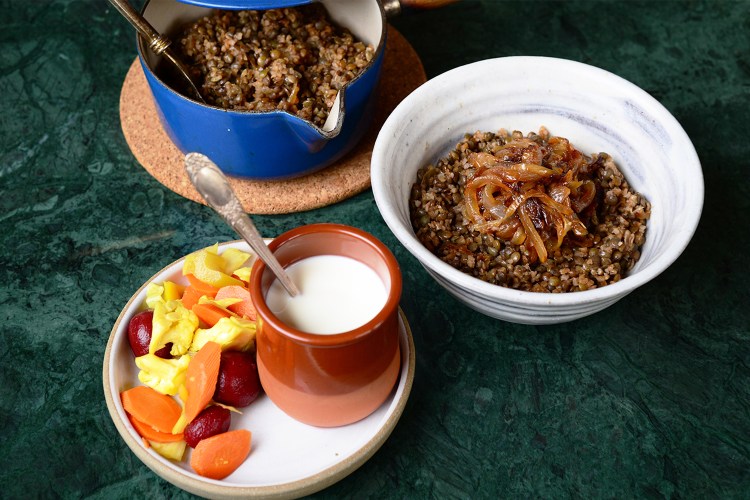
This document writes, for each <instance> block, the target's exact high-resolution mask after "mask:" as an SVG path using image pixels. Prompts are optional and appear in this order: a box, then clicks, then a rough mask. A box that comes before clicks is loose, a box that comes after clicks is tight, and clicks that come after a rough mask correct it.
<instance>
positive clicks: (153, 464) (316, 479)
mask: <svg viewBox="0 0 750 500" xmlns="http://www.w3.org/2000/svg"><path fill="white" fill-rule="evenodd" d="M266 241H267V242H268V241H270V240H266ZM243 243H244V242H242V241H241V240H234V241H227V242H223V243H221V244H220V245H219V248H220V249H221V248H222V247H225V246H229V245H236V244H243ZM184 260H185V257H181V258H180V259H177V260H176V261H174V262H172V263H170V264H168V265H166V266H164V267H163V268H162V269H160V270H159V271H158V272H156V273H154V275H153V276H151V278H149V279H148V280H147V281H146V282H145V283H144V284H143V285H141V287H140V288H139V289H138V290H137V291H136V292H135V293H134V294H133V295H132V296H131V298H130V299H129V300H128V302H127V304H126V305H125V307H124V308H123V309H122V311H121V312H120V314H119V315H118V317H117V320H116V321H115V324H114V326H113V327H112V330H111V332H110V336H109V340H108V341H107V347H106V349H105V352H104V360H103V363H102V383H103V388H104V398H105V401H106V404H107V409H108V411H109V414H110V417H111V418H112V422H113V423H114V424H115V427H116V428H117V431H118V432H119V434H120V436H121V437H122V439H123V440H124V441H125V444H127V445H128V447H129V448H130V449H131V451H132V452H133V453H134V454H135V455H136V456H137V457H138V458H139V459H140V460H141V461H142V462H143V463H144V464H145V465H146V466H147V467H148V468H149V469H151V470H152V471H153V472H154V473H156V474H157V475H158V476H160V477H161V478H163V479H165V480H166V481H168V482H170V483H172V484H173V485H175V486H177V487H178V488H181V489H183V490H185V491H188V492H190V493H193V494H196V495H200V496H203V497H207V498H299V497H301V496H305V495H310V494H313V493H315V492H317V491H320V490H322V489H325V488H327V487H329V486H331V485H333V484H335V483H336V482H338V481H340V480H341V479H343V478H345V477H346V476H348V475H349V474H351V473H352V472H354V471H355V470H356V469H358V468H359V467H360V466H362V465H363V464H364V463H365V462H367V461H368V460H369V459H370V458H371V457H372V456H373V455H374V454H375V452H376V451H377V450H378V449H379V448H380V447H381V446H382V445H383V443H385V441H386V440H387V439H388V437H389V436H390V434H391V432H393V429H394V428H395V427H396V424H397V423H398V421H399V419H400V418H401V415H402V414H403V412H404V408H405V407H406V402H407V401H408V399H409V395H410V393H411V389H412V386H413V383H414V372H415V370H416V354H415V346H414V338H413V336H412V333H411V327H410V326H409V322H408V320H407V318H406V315H405V314H404V312H403V310H402V309H401V308H400V307H399V318H400V321H399V330H400V331H399V341H400V345H401V349H402V352H401V360H402V363H401V374H400V375H399V378H398V383H397V386H396V388H395V389H394V394H393V395H392V396H390V397H389V398H388V400H387V401H386V402H385V403H383V405H389V406H391V407H392V411H390V414H388V415H387V418H385V420H384V423H383V425H382V426H381V427H380V428H379V429H378V430H377V432H376V433H375V434H374V435H373V436H372V438H371V439H370V440H369V441H367V443H365V444H364V445H363V446H362V447H360V448H359V449H358V450H357V451H356V452H354V453H353V454H351V455H349V456H348V457H344V458H343V459H342V460H341V461H339V462H338V463H336V464H335V465H333V466H331V467H328V468H327V469H324V470H322V471H320V472H318V473H316V474H313V475H310V476H308V477H305V478H303V479H299V480H294V481H290V482H286V483H280V484H274V485H268V486H257V487H255V486H233V485H232V486H228V485H221V484H216V483H217V481H214V480H210V479H207V480H201V479H195V478H193V477H190V476H187V475H186V474H184V473H182V472H180V471H179V470H176V469H175V468H171V467H169V466H166V465H165V464H163V463H162V462H160V461H159V460H157V459H156V458H155V457H154V456H152V455H151V454H150V453H149V452H148V451H147V450H146V448H145V447H144V446H143V444H142V442H141V441H140V440H139V439H136V438H135V437H134V436H133V435H132V434H131V432H130V430H129V429H128V427H127V425H128V424H126V422H125V420H124V418H123V417H124V415H122V414H120V412H119V411H118V408H117V406H116V404H115V401H114V398H113V394H112V390H111V389H112V388H111V387H110V385H111V378H110V373H109V371H110V369H109V367H110V364H111V358H112V351H113V348H114V343H115V336H116V333H117V330H118V328H119V326H120V323H121V322H122V321H123V319H124V318H125V316H126V314H127V313H128V311H130V310H131V308H132V307H133V306H134V302H135V301H136V299H137V298H138V296H139V295H140V293H141V292H142V291H143V290H144V289H145V288H146V286H148V284H149V283H151V282H152V281H153V280H154V279H156V277H157V276H159V275H160V274H162V273H164V272H165V271H166V270H167V269H169V268H170V267H173V266H176V265H178V264H180V263H181V262H183V261H184Z"/></svg>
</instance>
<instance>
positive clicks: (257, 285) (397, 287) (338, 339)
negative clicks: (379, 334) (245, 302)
mask: <svg viewBox="0 0 750 500" xmlns="http://www.w3.org/2000/svg"><path fill="white" fill-rule="evenodd" d="M312 233H338V234H345V235H348V236H351V237H353V238H356V239H358V240H361V241H364V242H365V243H367V244H368V245H369V246H370V247H372V248H373V249H375V250H376V251H377V253H378V254H380V256H381V257H382V258H383V261H384V262H385V263H386V266H387V268H388V273H389V275H390V279H391V285H390V290H389V292H388V298H387V300H386V303H385V305H384V306H383V308H382V309H381V310H380V312H379V313H378V314H377V315H376V316H375V317H374V318H372V319H371V320H370V321H368V322H367V323H365V324H363V325H361V326H359V327H358V328H355V329H353V330H349V331H347V332H342V333H334V334H325V335H321V334H315V333H308V332H304V331H302V330H298V329H296V328H293V327H291V326H289V325H287V324H286V323H284V322H282V321H281V320H280V319H279V318H277V317H276V315H274V314H273V313H272V312H271V310H270V309H269V308H268V306H267V305H266V302H265V297H264V295H263V293H262V292H263V290H262V287H261V280H262V277H263V274H264V271H265V270H266V267H267V266H266V264H265V263H264V262H263V261H261V260H260V259H256V260H255V263H254V264H253V268H252V272H251V273H250V293H251V295H252V296H253V297H255V296H257V297H258V299H257V301H256V303H255V308H256V309H257V310H258V319H259V320H260V321H265V322H267V323H269V325H270V326H271V327H272V328H273V329H275V330H276V331H277V332H279V334H280V335H283V336H284V337H286V338H288V339H290V340H292V341H294V342H296V343H299V344H303V345H308V346H312V347H341V346H344V345H347V344H352V343H354V342H357V341H358V340H359V339H361V338H362V337H364V336H366V335H368V334H369V333H370V332H372V331H373V330H375V329H377V328H378V327H379V326H380V324H382V323H383V322H385V320H386V319H387V318H388V317H389V316H391V315H392V314H395V313H396V312H397V310H398V306H399V302H400V300H401V289H402V278H401V271H400V268H399V265H398V261H397V260H396V257H395V256H394V255H393V253H392V252H391V251H390V250H389V249H388V247H387V246H385V244H384V243H383V242H382V241H380V240H379V239H378V238H376V237H375V236H373V235H372V234H370V233H368V232H366V231H363V230H361V229H358V228H355V227H352V226H347V225H344V224H336V223H330V222H322V223H315V224H306V225H303V226H298V227H296V228H294V229H291V230H289V231H287V232H285V233H282V234H280V235H279V236H278V237H276V238H274V239H273V240H272V241H271V242H270V243H269V244H268V248H270V249H271V251H272V252H274V251H275V250H276V249H277V248H279V247H280V246H281V245H283V244H285V243H287V242H290V241H292V240H294V239H296V238H300V237H304V236H305V235H308V234H312ZM350 257H352V258H355V259H356V256H354V255H352V256H350Z"/></svg>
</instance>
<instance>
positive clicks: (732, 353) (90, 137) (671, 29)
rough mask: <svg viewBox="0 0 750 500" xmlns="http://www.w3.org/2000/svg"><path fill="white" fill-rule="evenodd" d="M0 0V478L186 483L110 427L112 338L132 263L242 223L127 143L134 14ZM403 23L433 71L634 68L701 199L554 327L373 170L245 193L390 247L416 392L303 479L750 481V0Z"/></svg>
mask: <svg viewBox="0 0 750 500" xmlns="http://www.w3.org/2000/svg"><path fill="white" fill-rule="evenodd" d="M1 5H2V12H3V15H2V18H0V107H1V109H2V115H3V116H2V118H0V155H1V158H2V160H0V241H2V254H1V255H0V262H1V264H0V322H1V323H0V497H3V498H38V497H42V498H57V497H61V498H79V497H93V498H107V499H109V498H185V497H188V496H189V495H188V494H187V493H185V492H183V491H181V490H179V489H177V488H175V487H173V486H172V485H171V484H169V483H167V482H165V481H163V480H162V479H160V478H159V477H157V476H156V475H155V474H153V473H152V472H151V471H150V470H149V469H147V468H146V467H145V466H144V465H143V464H142V463H141V462H140V461H139V460H138V459H137V458H136V457H135V455H134V454H133V453H131V451H130V450H129V449H128V448H127V447H126V445H125V444H124V442H123V441H122V439H121V438H120V437H119V435H118V433H117V431H116V429H115V427H114V425H113V424H112V422H111V420H110V417H109V414H108V412H107V409H106V406H105V402H104V397H103V392H102V381H101V370H102V366H101V364H102V358H103V354H104V349H105V345H106V342H107V338H108V336H109V332H110V329H111V327H112V324H113V322H114V321H115V319H116V318H117V315H118V313H119V311H120V309H121V307H122V306H123V305H124V304H125V302H126V301H127V300H128V298H129V297H130V295H131V293H132V292H133V291H134V290H135V289H136V288H137V287H138V286H139V285H140V284H141V283H143V282H144V281H145V280H146V279H147V278H148V277H150V276H151V275H152V274H153V273H154V272H155V271H157V270H158V269H160V268H161V267H162V266H164V265H165V264H166V263H168V262H171V261H172V260H174V259H176V258H178V257H180V256H181V255H183V254H185V253H187V252H189V251H192V250H194V249H196V248H199V247H201V246H206V245H209V244H211V243H213V242H215V241H220V240H225V239H233V238H234V235H233V234H232V232H231V230H230V229H228V227H227V226H225V225H224V223H223V222H222V221H221V220H220V219H219V218H218V217H217V216H216V215H214V214H213V213H212V212H211V211H210V210H209V209H208V208H206V207H204V206H202V205H200V204H197V203H194V202H192V201H189V200H186V199H184V198H182V197H180V196H178V195H176V194H174V193H173V192H171V191H169V190H168V189H166V188H165V187H163V186H162V185H161V184H159V183H158V182H157V181H155V180H154V179H153V178H152V177H151V176H150V175H149V174H148V173H147V172H146V171H145V170H144V169H143V168H142V167H141V166H140V165H139V164H138V162H137V161H136V160H135V159H134V157H133V155H132V153H131V151H130V149H129V148H128V145H127V144H126V142H125V140H124V138H123V135H122V132H121V129H120V122H119V116H118V99H119V93H120V86H121V83H122V81H123V78H124V76H125V73H126V71H127V69H128V67H129V66H130V64H131V62H132V61H133V58H134V57H135V47H134V34H133V32H132V30H131V28H130V27H129V26H128V25H127V24H125V22H124V21H123V20H122V19H121V18H120V17H119V16H118V14H117V13H116V12H115V11H114V10H113V8H111V7H110V6H109V4H108V2H106V1H104V0H98V1H93V0H86V1H72V0H28V1H23V0H6V1H3V2H1ZM393 23H394V25H395V26H396V27H397V28H398V30H399V31H400V32H401V33H402V34H403V35H404V36H405V37H406V38H407V39H408V40H409V41H410V42H411V44H412V45H413V47H414V48H415V50H416V51H417V52H418V54H419V55H420V57H421V58H422V61H423V62H424V66H425V68H426V71H427V74H428V76H430V77H431V76H435V75H437V74H439V73H441V72H444V71H446V70H448V69H450V68H453V67H455V66H457V65H461V64H465V63H469V62H473V61H476V60H479V59H483V58H489V57H497V56H509V55H545V56H555V57H562V58H568V59H573V60H576V61H582V62H586V63H590V64H593V65H596V66H599V67H602V68H605V69H607V70H610V71H612V72H614V73H617V74H618V75H620V76H622V77H624V78H626V79H628V80H630V81H632V82H634V83H636V84H637V85H639V86H640V87H642V88H643V89H645V90H646V91H648V92H649V93H651V94H652V95H653V96H654V97H656V98H657V99H658V100H660V101H661V102H662V103H663V104H664V105H665V106H666V107H667V108H668V109H669V110H670V111H671V112H672V113H673V114H674V115H675V116H676V118H677V119H678V120H679V121H680V122H681V123H682V125H683V126H684V128H685V129H686V131H687V133H688V134H689V136H690V137H691V139H692V140H693V142H694V144H695V146H696V149H697V151H698V154H699V156H700V159H701V162H702V165H703V169H704V173H705V183H706V202H705V208H704V211H703V217H702V220H701V223H700V225H699V227H698V230H697V233H696V234H695V237H694V238H693V241H692V243H691V244H690V246H689V247H688V248H687V250H686V251H685V252H684V254H683V255H682V256H681V257H680V258H679V259H678V260H677V262H676V263H675V264H674V265H673V266H672V267H671V268H670V269H669V270H667V271H666V272H665V273H664V274H662V275H661V276H659V277H658V278H657V279H655V280H654V281H653V282H651V283H649V284H648V285H646V286H644V287H643V288H642V289H640V290H638V291H637V292H636V293H633V294H631V295H630V296H628V297H627V298H625V299H624V300H622V301H621V302H619V303H617V304H616V305H614V306H612V307H611V308H610V309H608V310H607V311H605V312H602V313H599V314H596V315H594V316H590V317H588V318H585V319H581V320H578V321H575V322H572V323H567V324H562V325H557V326H544V327H532V326H522V325H515V324H509V323H504V322H500V321H497V320H492V319H490V318H487V317H483V316H481V315H479V314H478V313H475V312H473V311H472V310H470V309H468V308H466V307H464V306H462V305H460V304H459V303H457V302H456V301H455V300H453V299H452V298H451V297H449V296H448V295H447V294H446V293H445V292H444V291H443V290H442V289H441V288H440V287H439V286H438V285H436V284H435V283H434V282H432V281H431V280H430V279H429V278H428V276H427V274H426V273H425V271H424V270H423V269H422V268H421V267H420V266H419V265H418V264H417V262H416V261H415V260H414V259H413V258H412V257H411V256H410V255H409V254H408V253H407V252H406V251H405V250H404V249H403V248H402V247H401V246H400V245H399V244H398V242H397V241H396V239H395V238H394V237H393V235H392V234H391V233H390V231H389V230H388V228H387V227H386V226H385V224H384V222H383V220H382V219H381V217H380V215H379V213H378V211H377V208H376V206H375V203H374V201H373V197H372V193H371V192H370V191H366V192H364V193H362V194H359V195H357V196H354V197H353V198H351V199H348V200H345V201H343V202H341V203H338V204H335V205H333V206H329V207H326V208H321V209H317V210H312V211H309V212H303V213H297V214H291V215H274V216H258V217H257V218H256V221H257V225H258V227H259V229H260V230H261V232H262V233H263V234H264V235H265V236H268V237H273V236H275V235H277V234H279V233H281V232H283V231H285V230H287V229H290V228H292V227H295V226H297V225H299V224H306V223H311V222H322V221H328V222H340V223H345V224H350V225H354V226H358V227H360V228H363V229H365V230H367V231H369V232H372V233H373V234H375V235H376V236H377V237H379V238H381V239H382V240H383V241H384V242H385V243H386V244H387V245H388V246H389V247H390V248H391V249H392V250H393V251H394V253H395V254H396V256H397V258H398V260H399V262H400V264H401V266H402V268H403V274H404V289H405V293H404V298H403V303H402V307H403V309H404V311H405V313H406V315H407V317H408V319H409V321H410V323H411V325H412V328H413V333H414V340H415V343H416V349H417V372H416V378H415V381H414V387H413V391H412V394H411V398H410V399H409V402H408V405H407V407H406V409H405V412H404V414H403V416H402V418H401V420H400V422H399V424H398V426H397V427H396V429H395V431H394V432H393V434H392V435H391V436H390V438H389V440H388V441H387V442H386V443H385V444H384V445H383V447H382V448H381V449H380V450H379V451H378V452H377V453H376V454H375V455H374V456H373V457H372V459H370V460H369V461H368V462H367V463H365V464H364V466H362V467H361V468H360V469H358V470H357V471H355V472H354V473H353V474H351V475H350V476H348V477H347V478H345V479H344V480H342V481H341V482H339V483H337V484H335V485H333V486H332V487H330V488H329V489H327V490H324V491H322V492H320V493H318V494H317V496H318V497H319V498H340V497H351V498H387V497H396V498H496V497H507V498H538V497H543V498H570V497H574V498H590V497H608V498H632V497H637V498H701V499H703V498H743V497H744V498H748V497H749V496H750V313H749V311H750V296H749V294H748V289H749V287H748V282H749V281H748V278H749V277H750V274H748V262H749V260H748V246H750V239H749V238H748V236H749V231H748V227H749V226H750V205H749V204H748V199H750V181H748V176H749V174H750V172H749V171H748V168H750V165H748V161H747V158H748V155H750V147H748V139H747V133H748V130H750V2H749V1H747V0H743V1H729V0H727V1H712V0H685V1H682V0H680V1H658V0H652V1H638V2H634V1H628V0H620V1H578V0H571V1H567V2H551V1H536V0H525V1H521V0H517V1H492V0H484V1H476V0H474V1H471V0H466V1H464V2H462V3H460V4H456V5H452V6H449V7H445V8H443V9H440V10H437V11H433V12H427V13H420V14H415V15H406V16H402V17H400V18H397V19H395V20H394V21H393Z"/></svg>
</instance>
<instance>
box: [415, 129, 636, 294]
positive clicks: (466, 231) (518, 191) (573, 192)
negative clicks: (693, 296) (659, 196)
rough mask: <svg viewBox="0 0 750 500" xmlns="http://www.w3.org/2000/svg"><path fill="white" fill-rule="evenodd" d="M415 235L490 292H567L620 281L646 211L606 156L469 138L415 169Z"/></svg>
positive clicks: (528, 139) (550, 144) (563, 142)
mask: <svg viewBox="0 0 750 500" xmlns="http://www.w3.org/2000/svg"><path fill="white" fill-rule="evenodd" d="M409 207H410V215H411V222H412V226H413V228H414V231H415V234H416V236H417V238H418V239H419V240H420V241H421V242H422V243H423V244H424V245H425V246H426V247H427V248H428V249H429V250H430V251H431V252H433V253H434V254H435V255H436V256H438V257H439V258H440V259H442V260H443V261H445V262H447V263H448V264H450V265H452V266H453V267H455V268H457V269H459V270H461V271H463V272H465V273H468V274H470V275H472V276H475V277H477V278H479V279H482V280H484V281H487V282H489V283H493V284H496V285H500V286H504V287H509V288H514V289H518V290H526V291H533V292H574V291H579V290H588V289H591V288H597V287H601V286H605V285H607V284H610V283H614V282H616V281H619V280H620V279H622V278H623V277H624V276H625V275H626V273H627V272H628V271H629V270H630V269H631V268H632V267H633V265H635V263H636V262H637V261H638V258H639V257H640V249H641V247H642V245H643V243H644V241H645V237H646V224H647V220H648V219H649V217H650V214H651V206H650V204H649V202H648V201H647V200H646V199H645V198H644V197H643V196H642V195H640V194H639V193H637V192H635V191H634V190H633V189H631V187H630V185H629V184H628V182H627V181H626V179H625V178H624V176H623V174H622V173H621V172H620V170H619V169H618V168H617V165H616V164H615V162H614V160H613V159H612V158H611V157H610V156H609V155H608V154H606V153H599V154H593V155H591V156H587V155H585V154H583V153H582V152H580V151H578V150H577V149H576V148H575V147H573V146H572V145H571V144H570V142H569V141H568V140H567V139H564V138H562V137H553V136H551V135H550V133H549V131H547V130H546V129H545V128H543V127H542V128H541V129H540V130H539V132H538V133H529V134H527V135H526V136H524V135H523V133H522V132H519V131H514V132H512V133H509V132H508V131H506V130H500V131H498V132H497V133H492V132H476V133H474V134H473V135H470V134H467V135H466V136H465V137H464V139H463V140H462V141H461V142H459V143H458V145H457V146H456V148H455V149H454V150H453V151H451V152H450V153H449V154H448V155H447V156H446V157H444V158H441V159H440V160H438V161H437V162H436V163H435V164H430V165H426V166H424V167H422V168H420V169H419V171H418V172H417V179H416V183H415V184H414V185H413V186H412V189H411V195H410V201H409Z"/></svg>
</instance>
